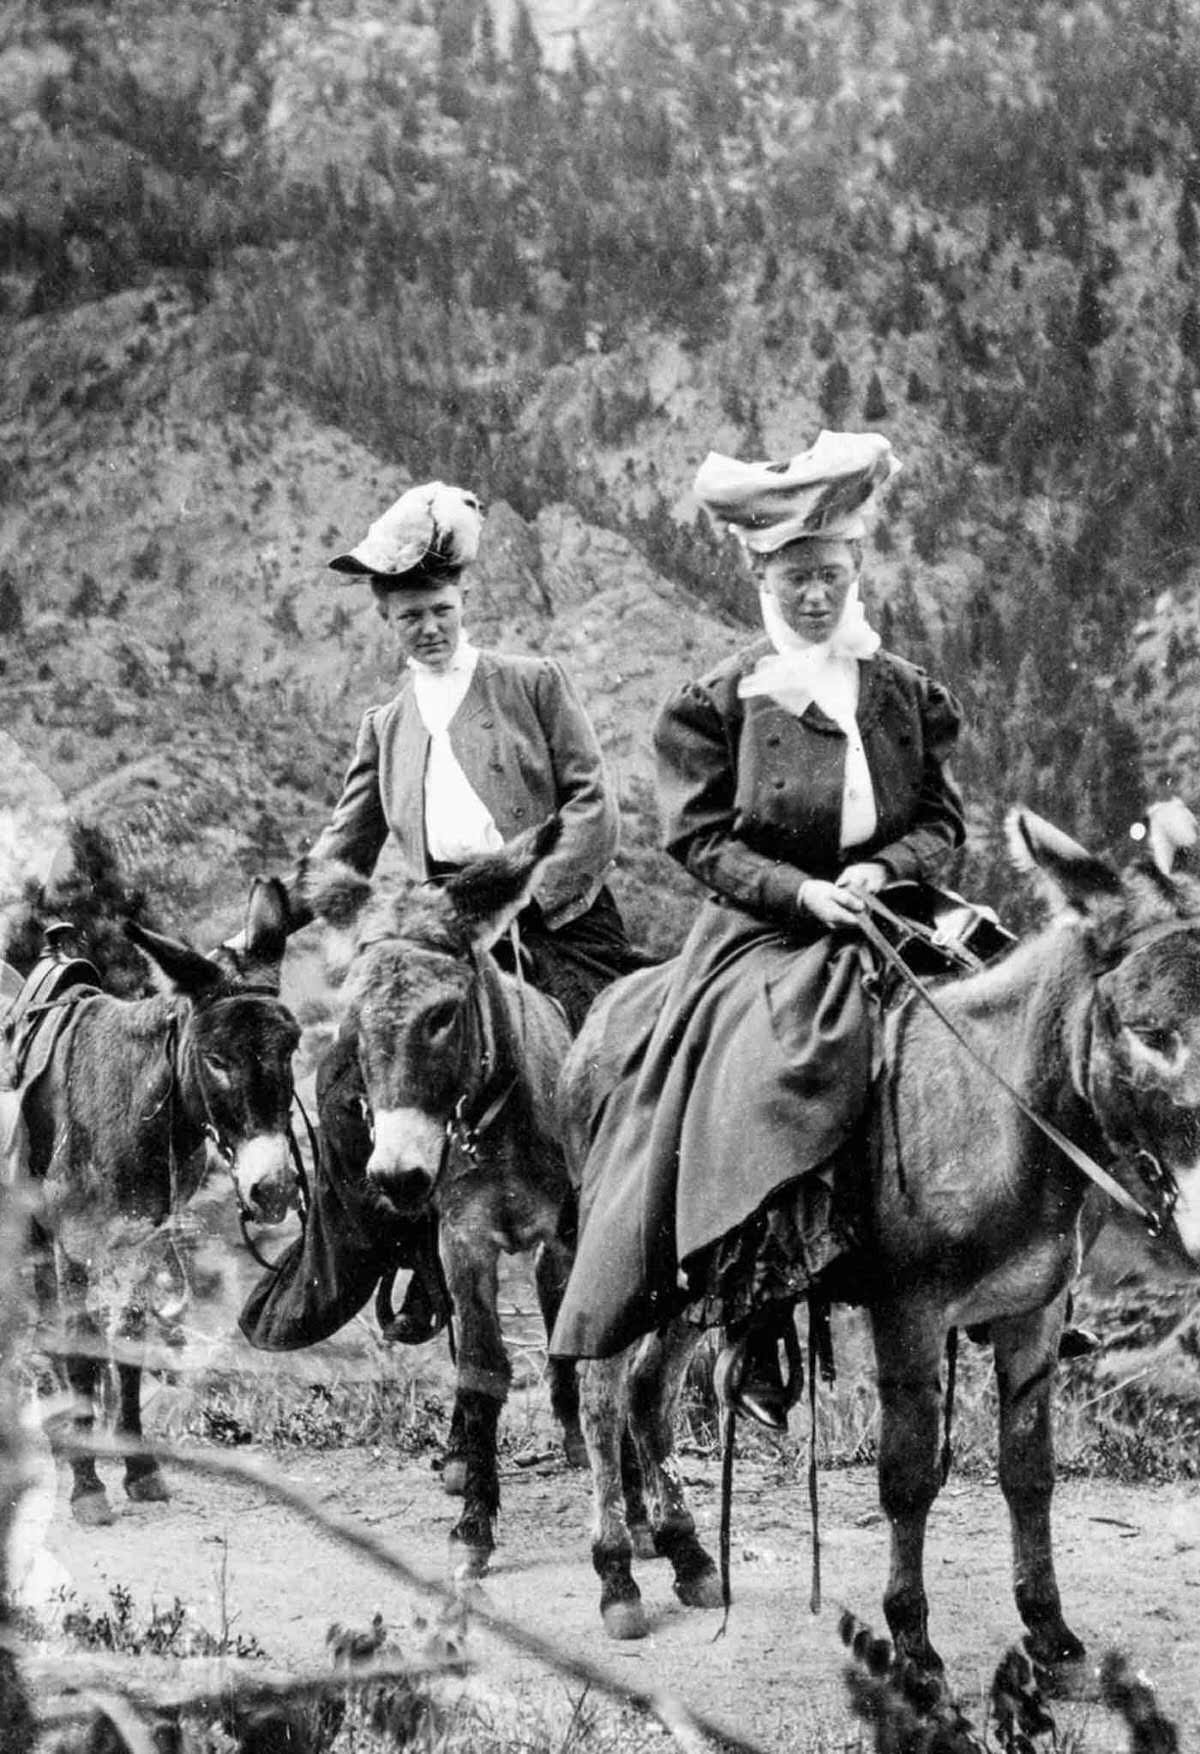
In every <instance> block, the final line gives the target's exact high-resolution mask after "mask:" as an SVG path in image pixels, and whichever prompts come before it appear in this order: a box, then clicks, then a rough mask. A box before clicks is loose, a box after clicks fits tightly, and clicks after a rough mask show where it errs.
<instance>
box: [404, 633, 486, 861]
mask: <svg viewBox="0 0 1200 1754" xmlns="http://www.w3.org/2000/svg"><path fill="white" fill-rule="evenodd" d="M478 659H479V653H478V651H477V650H476V648H475V647H474V646H473V645H472V644H471V643H470V641H469V640H467V639H460V640H459V642H458V645H457V646H456V647H455V649H454V655H453V656H452V657H451V659H450V662H449V664H448V665H447V667H446V669H444V670H431V669H430V668H429V666H428V665H427V664H422V663H420V662H419V661H418V660H417V659H416V658H410V659H409V660H408V663H409V668H410V669H411V670H412V673H413V696H414V698H415V700H416V703H417V711H418V712H419V713H420V715H421V723H422V724H423V725H424V727H425V729H426V730H427V731H428V733H429V757H428V760H427V762H426V764H425V850H426V852H427V854H428V855H429V857H430V858H431V859H436V860H437V861H438V863H439V864H445V865H461V864H462V863H463V862H464V861H465V860H467V859H470V858H474V857H476V855H478V854H479V853H492V852H495V851H496V850H497V848H499V847H502V846H503V845H504V837H503V836H502V835H501V833H500V830H499V829H498V828H497V827H496V824H495V822H494V820H493V818H492V813H491V811H490V810H489V809H488V807H487V805H486V804H485V803H484V802H483V799H482V798H481V797H480V796H479V794H478V792H477V791H476V790H475V788H474V786H473V785H472V784H471V782H470V780H469V779H468V778H467V776H466V774H465V773H464V772H463V770H462V767H461V765H460V763H459V760H458V757H457V756H456V755H455V753H454V750H453V748H452V746H451V743H450V721H451V720H452V719H453V717H454V715H455V713H456V712H457V711H458V709H459V707H460V706H461V705H462V703H463V698H464V696H465V695H466V692H467V690H468V688H469V687H470V686H471V678H472V677H473V676H474V674H475V665H476V663H477V662H478Z"/></svg>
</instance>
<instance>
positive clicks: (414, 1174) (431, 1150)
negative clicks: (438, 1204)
mask: <svg viewBox="0 0 1200 1754" xmlns="http://www.w3.org/2000/svg"><path fill="white" fill-rule="evenodd" d="M445 1136H446V1129H445V1127H444V1125H443V1124H442V1122H441V1121H437V1120H434V1119H433V1118H432V1117H431V1116H430V1115H427V1114H424V1113H423V1112H422V1111H421V1110H420V1109H417V1108H393V1109H376V1111H375V1137H374V1141H373V1144H372V1147H371V1155H370V1157H369V1158H368V1159H367V1177H368V1180H369V1181H371V1182H372V1183H373V1184H374V1186H375V1187H376V1189H377V1190H378V1192H379V1193H381V1194H383V1195H384V1196H385V1197H386V1198H387V1199H388V1200H389V1201H390V1202H391V1204H392V1205H393V1206H394V1207H395V1208H396V1210H397V1211H398V1212H415V1211H418V1210H419V1209H420V1208H421V1207H422V1206H423V1205H424V1204H425V1203H426V1201H427V1200H428V1198H429V1195H430V1193H431V1191H432V1189H433V1184H434V1178H435V1177H436V1175H437V1172H438V1165H439V1163H440V1162H441V1156H442V1148H443V1143H444V1140H445Z"/></svg>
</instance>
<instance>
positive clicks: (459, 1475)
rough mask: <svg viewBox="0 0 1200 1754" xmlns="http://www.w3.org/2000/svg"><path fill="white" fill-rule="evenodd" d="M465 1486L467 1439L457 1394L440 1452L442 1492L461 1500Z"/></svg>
mask: <svg viewBox="0 0 1200 1754" xmlns="http://www.w3.org/2000/svg"><path fill="white" fill-rule="evenodd" d="M466 1484H467V1437H466V1432H465V1431H464V1429H463V1411H462V1407H461V1406H460V1405H459V1400H458V1396H457V1394H456V1395H455V1397H454V1408H453V1411H452V1412H451V1414H450V1431H449V1434H448V1435H447V1438H446V1447H445V1448H444V1450H443V1451H442V1491H443V1492H447V1493H449V1495H450V1497H451V1498H461V1497H462V1495H463V1491H464V1489H465V1487H466Z"/></svg>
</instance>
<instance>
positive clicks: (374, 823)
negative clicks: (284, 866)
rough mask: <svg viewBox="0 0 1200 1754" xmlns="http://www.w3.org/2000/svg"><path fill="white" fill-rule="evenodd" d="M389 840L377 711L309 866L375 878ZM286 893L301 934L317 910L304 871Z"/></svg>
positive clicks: (367, 721) (364, 727)
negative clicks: (332, 866) (303, 889)
mask: <svg viewBox="0 0 1200 1754" xmlns="http://www.w3.org/2000/svg"><path fill="white" fill-rule="evenodd" d="M387 834H388V827H387V820H386V818H385V816H384V813H383V799H382V798H381V797H380V795H379V738H378V736H377V734H376V729H375V712H374V709H372V711H371V712H369V713H367V715H366V717H365V718H364V719H363V721H362V724H361V725H360V726H359V731H358V741H357V743H356V744H355V748H354V755H353V757H352V758H351V761H350V766H349V767H348V768H347V770H346V778H345V780H344V781H343V782H342V795H341V797H340V798H339V799H338V801H337V803H336V804H335V806H334V810H333V815H332V816H331V817H330V819H329V822H328V823H327V825H326V826H325V827H324V828H323V829H322V830H321V832H320V834H319V835H318V836H317V839H316V841H315V843H314V844H313V846H312V848H311V849H310V851H309V854H308V858H307V861H306V863H311V864H316V863H318V862H319V861H321V860H323V859H340V860H341V862H342V864H344V865H349V866H350V867H351V869H352V870H355V871H358V872H360V873H361V874H362V876H364V877H369V876H370V874H371V872H372V871H373V870H374V869H375V862H376V860H377V859H378V857H379V854H380V852H381V851H382V849H383V843H384V841H385V840H386V839H387ZM286 888H287V898H288V914H289V922H288V923H289V930H291V931H296V930H297V929H298V928H299V927H300V926H305V925H307V924H308V922H309V921H310V920H311V919H312V917H313V916H312V910H311V909H310V908H309V906H308V904H307V902H305V901H304V899H303V898H302V896H301V895H300V893H299V888H300V874H299V872H298V871H296V872H294V873H293V874H292V876H291V878H290V879H289V880H288V881H287V884H286Z"/></svg>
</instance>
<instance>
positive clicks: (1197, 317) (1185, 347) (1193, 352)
mask: <svg viewBox="0 0 1200 1754" xmlns="http://www.w3.org/2000/svg"><path fill="white" fill-rule="evenodd" d="M1179 351H1180V352H1181V353H1182V354H1183V357H1184V358H1185V359H1188V360H1190V361H1191V363H1192V364H1193V365H1195V366H1200V310H1198V309H1197V308H1196V301H1195V299H1194V298H1189V299H1188V301H1187V304H1186V305H1185V306H1184V307H1183V315H1182V317H1181V318H1180V319H1179Z"/></svg>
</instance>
